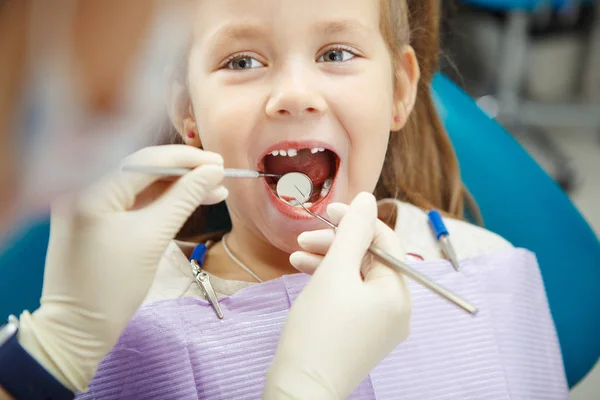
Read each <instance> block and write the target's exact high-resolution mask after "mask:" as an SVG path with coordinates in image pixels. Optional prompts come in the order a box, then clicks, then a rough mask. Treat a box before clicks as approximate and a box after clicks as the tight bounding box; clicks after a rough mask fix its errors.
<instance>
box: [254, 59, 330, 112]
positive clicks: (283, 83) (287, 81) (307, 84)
mask: <svg viewBox="0 0 600 400" xmlns="http://www.w3.org/2000/svg"><path fill="white" fill-rule="evenodd" d="M326 110H327V102H326V101H325V99H324V98H323V96H322V95H321V93H320V91H319V90H318V85H317V77H316V76H313V74H312V73H311V71H309V70H308V69H307V68H306V67H304V68H303V67H299V66H294V67H291V68H287V69H286V70H285V71H283V73H281V74H280V75H279V76H278V77H277V79H276V81H275V83H274V85H273V90H272V91H271V96H270V97H269V100H268V102H267V105H266V110H265V112H266V113H267V115H268V116H270V117H272V118H301V117H306V116H310V115H314V116H316V115H321V114H323V113H324V112H325V111H326Z"/></svg>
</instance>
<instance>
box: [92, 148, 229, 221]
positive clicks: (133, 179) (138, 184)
mask: <svg viewBox="0 0 600 400" xmlns="http://www.w3.org/2000/svg"><path fill="white" fill-rule="evenodd" d="M211 164H212V165H220V166H222V165H223V158H222V157H221V156H220V155H219V154H216V153H211V152H208V151H204V150H200V149H198V148H195V147H192V146H186V145H166V146H153V147H146V148H144V149H142V150H139V151H137V152H136V153H133V154H132V155H130V156H129V157H127V158H126V159H125V160H124V161H123V163H122V165H136V166H137V165H140V166H148V167H159V168H196V167H198V166H200V165H211ZM161 179H163V177H162V176H159V175H153V174H146V173H139V172H131V171H122V170H121V169H119V170H117V171H115V172H114V173H113V174H111V175H109V176H107V177H105V178H104V179H103V180H102V181H101V182H99V183H97V184H96V185H93V186H92V187H91V188H90V189H88V190H87V191H86V192H84V193H83V195H82V199H83V203H84V204H83V205H84V206H85V207H86V208H88V209H89V210H93V211H96V212H103V211H124V210H128V209H130V208H131V207H132V206H133V205H134V203H135V200H136V197H137V195H138V194H139V193H140V192H142V191H143V190H144V189H146V188H148V187H149V186H150V185H152V184H153V183H155V182H157V181H159V180H161Z"/></svg>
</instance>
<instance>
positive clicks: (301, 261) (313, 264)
mask: <svg viewBox="0 0 600 400" xmlns="http://www.w3.org/2000/svg"><path fill="white" fill-rule="evenodd" d="M322 262H323V256H321V255H319V254H313V253H308V252H305V251H297V252H295V253H292V254H291V255H290V263H291V264H292V266H293V267H294V268H296V269H297V270H298V271H300V272H303V273H305V274H309V275H312V274H314V273H315V271H316V269H317V267H318V266H319V265H320V264H321V263H322Z"/></svg>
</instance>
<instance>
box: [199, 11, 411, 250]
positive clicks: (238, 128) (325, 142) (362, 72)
mask: <svg viewBox="0 0 600 400" xmlns="http://www.w3.org/2000/svg"><path fill="white" fill-rule="evenodd" d="M194 21H195V31H194V42H193V46H192V50H191V53H190V58H189V65H188V70H189V75H188V79H189V92H190V96H191V101H192V106H193V112H194V117H195V121H196V126H197V129H198V132H199V134H200V138H201V141H202V146H203V148H204V149H205V150H209V151H214V152H217V153H220V154H221V155H222V156H223V157H224V159H225V166H226V167H230V168H250V169H259V170H265V171H266V172H273V173H278V174H281V173H285V172H288V171H300V172H304V173H305V174H307V175H308V176H309V177H311V178H312V180H313V184H314V187H315V189H314V191H313V193H314V195H313V198H312V199H311V201H312V203H313V205H312V206H311V209H312V210H314V211H316V212H318V213H321V214H324V213H325V210H326V206H327V204H329V203H331V202H344V203H348V202H350V201H351V200H352V199H353V198H354V196H356V194H358V193H359V192H361V191H368V192H372V191H373V190H374V188H375V185H376V183H377V180H378V178H379V175H380V173H381V168H382V165H383V161H384V156H385V152H386V148H387V144H388V138H389V135H390V130H396V129H399V128H401V124H402V120H405V119H406V117H407V115H406V105H407V103H410V102H411V101H410V99H411V90H412V89H413V88H408V89H407V88H401V90H397V89H395V88H394V79H393V75H394V73H395V71H393V69H392V58H391V55H390V53H389V51H388V49H387V47H386V43H385V41H384V39H383V37H382V35H381V33H380V8H379V2H378V1H375V0H302V1H297V0H202V1H201V2H200V5H199V8H198V12H197V16H196V17H195V20H194ZM401 56H403V57H405V60H407V59H408V61H409V63H410V62H412V61H414V60H413V59H411V57H414V53H412V50H410V49H407V50H406V49H405V52H404V53H402V54H401ZM415 64H416V63H415ZM413 78H414V77H413ZM409 81H410V79H409ZM413 81H414V82H413ZM413 81H410V82H411V83H414V85H416V80H415V79H413ZM401 119H402V120H401ZM396 134H397V133H396ZM323 149H324V151H323ZM226 186H227V187H228V188H229V191H230V196H229V199H228V200H227V205H228V208H229V211H230V214H231V218H232V222H233V225H234V230H235V229H237V228H238V227H240V228H242V230H244V231H246V232H248V233H250V234H253V235H257V237H259V238H261V239H264V240H266V241H268V242H270V243H272V244H273V245H275V246H276V247H278V248H279V249H281V250H283V251H286V252H292V251H294V250H296V249H297V244H296V238H297V236H298V234H300V233H301V232H303V231H306V230H314V229H321V228H323V225H322V223H321V222H319V221H316V220H314V219H313V218H312V217H310V216H308V215H307V214H306V213H305V211H303V210H302V209H300V208H296V207H293V206H291V205H289V204H287V203H285V202H283V201H282V200H279V199H278V198H277V197H276V195H275V192H274V190H273V188H274V187H275V186H274V184H273V183H272V182H271V184H269V182H265V181H264V180H262V179H260V180H240V179H236V180H228V181H227V182H226Z"/></svg>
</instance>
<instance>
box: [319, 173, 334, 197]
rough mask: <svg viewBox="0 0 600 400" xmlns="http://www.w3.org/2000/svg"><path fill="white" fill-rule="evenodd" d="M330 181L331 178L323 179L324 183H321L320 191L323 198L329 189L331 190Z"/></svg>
mask: <svg viewBox="0 0 600 400" xmlns="http://www.w3.org/2000/svg"><path fill="white" fill-rule="evenodd" d="M332 181H333V180H332V179H331V178H327V179H325V182H323V188H322V189H321V193H320V195H321V197H325V196H327V193H329V189H331V183H332Z"/></svg>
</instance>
